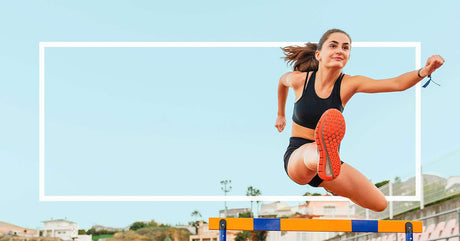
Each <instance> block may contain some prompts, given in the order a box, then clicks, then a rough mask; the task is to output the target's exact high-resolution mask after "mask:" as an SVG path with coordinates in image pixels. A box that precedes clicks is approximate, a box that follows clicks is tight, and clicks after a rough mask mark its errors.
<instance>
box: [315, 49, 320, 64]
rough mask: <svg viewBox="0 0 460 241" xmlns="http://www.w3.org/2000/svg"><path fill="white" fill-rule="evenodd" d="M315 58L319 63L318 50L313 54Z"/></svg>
mask: <svg viewBox="0 0 460 241" xmlns="http://www.w3.org/2000/svg"><path fill="white" fill-rule="evenodd" d="M315 58H316V60H318V61H319V59H320V58H319V50H316V52H315Z"/></svg>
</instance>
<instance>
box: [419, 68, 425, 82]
mask: <svg viewBox="0 0 460 241" xmlns="http://www.w3.org/2000/svg"><path fill="white" fill-rule="evenodd" d="M422 69H423V68H420V69H419V70H418V72H417V75H418V77H419V78H422V79H423V78H425V77H426V76H423V77H422V76H421V75H420V71H422Z"/></svg>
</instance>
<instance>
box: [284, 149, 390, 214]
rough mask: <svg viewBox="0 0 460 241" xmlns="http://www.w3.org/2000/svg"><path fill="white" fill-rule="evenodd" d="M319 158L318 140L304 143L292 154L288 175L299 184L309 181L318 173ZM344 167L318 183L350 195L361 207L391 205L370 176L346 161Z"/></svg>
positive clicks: (373, 207)
mask: <svg viewBox="0 0 460 241" xmlns="http://www.w3.org/2000/svg"><path fill="white" fill-rule="evenodd" d="M318 160H319V155H318V152H317V147H316V143H315V142H313V143H308V144H304V145H302V146H301V147H299V148H298V149H296V150H295V151H294V152H293V153H292V155H291V156H290V158H289V163H288V175H289V177H290V178H291V179H292V180H293V181H294V182H296V183H298V184H301V185H305V184H308V183H309V182H310V181H311V180H312V179H313V177H314V176H315V175H316V174H317V166H318ZM341 169H342V170H341V174H340V175H339V176H338V177H337V178H336V179H334V180H332V181H323V182H322V183H321V184H320V185H319V186H320V187H323V188H325V189H326V190H327V191H329V192H332V193H334V194H336V195H339V196H342V197H346V198H349V199H350V200H351V201H353V202H354V203H356V204H358V205H360V206H361V207H364V208H368V209H371V210H373V211H376V212H381V211H383V210H385V208H386V207H387V205H388V202H387V201H386V199H385V196H384V195H383V193H382V192H381V191H380V190H379V189H378V188H377V187H375V186H374V184H372V183H371V182H370V181H369V179H367V178H366V177H365V176H364V175H363V174H362V173H361V172H359V171H358V170H356V169H355V168H353V167H351V166H350V165H348V164H346V163H344V164H343V165H342V167H341Z"/></svg>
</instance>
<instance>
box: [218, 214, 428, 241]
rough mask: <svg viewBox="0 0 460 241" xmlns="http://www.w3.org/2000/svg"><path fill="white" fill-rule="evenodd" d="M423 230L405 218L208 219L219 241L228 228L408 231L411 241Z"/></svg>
mask: <svg viewBox="0 0 460 241" xmlns="http://www.w3.org/2000/svg"><path fill="white" fill-rule="evenodd" d="M422 229H423V224H422V221H404V220H354V219H346V220H343V219H298V218H292V219H288V218H282V219H280V218H209V230H219V241H226V238H227V232H226V231H227V230H244V231H303V232H373V233H406V241H412V240H413V233H421V232H422V231H423V230H422Z"/></svg>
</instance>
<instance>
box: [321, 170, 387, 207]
mask: <svg viewBox="0 0 460 241" xmlns="http://www.w3.org/2000/svg"><path fill="white" fill-rule="evenodd" d="M319 186H320V187H323V188H325V189H326V190H328V191H329V192H332V193H334V194H337V195H339V196H342V197H346V198H349V199H350V200H351V201H353V202H354V203H356V204H358V205H359V206H361V207H364V208H368V209H371V210H373V211H376V212H381V211H383V210H385V208H386V207H387V205H388V202H387V200H386V198H385V196H384V195H383V193H382V192H381V191H380V190H379V189H378V188H377V187H376V186H375V185H374V184H372V183H371V182H370V181H369V179H367V178H366V177H365V176H364V175H363V174H362V173H360V172H359V171H358V170H356V169H355V168H353V167H352V166H350V165H348V164H346V163H344V164H343V165H342V168H341V171H340V175H339V176H338V177H337V178H336V179H334V180H332V181H323V182H322V183H321V184H320V185H319Z"/></svg>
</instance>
